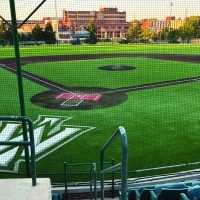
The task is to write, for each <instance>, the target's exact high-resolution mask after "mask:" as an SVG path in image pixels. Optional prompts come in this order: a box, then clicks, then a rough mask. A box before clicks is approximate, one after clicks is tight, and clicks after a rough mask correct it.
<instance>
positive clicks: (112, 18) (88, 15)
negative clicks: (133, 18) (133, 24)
mask: <svg viewBox="0 0 200 200" xmlns="http://www.w3.org/2000/svg"><path fill="white" fill-rule="evenodd" d="M90 21H93V22H94V23H95V26H96V28H97V36H98V39H102V40H104V39H111V40H120V39H122V38H125V37H126V33H127V31H128V28H129V27H130V24H129V23H128V22H127V21H126V12H125V11H124V12H119V11H118V9H117V8H100V10H99V11H66V10H64V11H63V23H64V24H65V25H66V27H67V29H68V30H71V31H72V32H74V31H77V30H83V29H85V28H86V26H87V24H88V22H90Z"/></svg>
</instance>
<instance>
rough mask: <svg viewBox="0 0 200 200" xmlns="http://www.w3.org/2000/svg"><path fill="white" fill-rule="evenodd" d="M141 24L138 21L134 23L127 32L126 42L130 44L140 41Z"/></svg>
mask: <svg viewBox="0 0 200 200" xmlns="http://www.w3.org/2000/svg"><path fill="white" fill-rule="evenodd" d="M140 34H141V24H140V22H139V21H136V20H135V21H134V22H133V23H132V24H131V26H130V28H129V29H128V32H127V36H126V37H127V40H128V41H129V42H131V43H138V42H139V41H140Z"/></svg>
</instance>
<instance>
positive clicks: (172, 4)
mask: <svg viewBox="0 0 200 200" xmlns="http://www.w3.org/2000/svg"><path fill="white" fill-rule="evenodd" d="M173 6H174V2H173V1H171V2H170V7H171V11H170V19H171V17H172V10H173Z"/></svg>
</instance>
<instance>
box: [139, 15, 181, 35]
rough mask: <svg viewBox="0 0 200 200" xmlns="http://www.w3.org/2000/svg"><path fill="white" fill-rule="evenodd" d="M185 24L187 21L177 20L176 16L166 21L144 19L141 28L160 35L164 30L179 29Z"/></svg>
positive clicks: (167, 18) (169, 17)
mask: <svg viewBox="0 0 200 200" xmlns="http://www.w3.org/2000/svg"><path fill="white" fill-rule="evenodd" d="M184 23H185V19H176V18H175V17H174V16H173V17H171V16H168V17H166V19H165V20H157V19H143V20H141V27H142V28H146V29H151V30H153V31H154V32H156V33H158V32H159V31H161V30H163V29H179V28H180V27H181V26H183V25H184Z"/></svg>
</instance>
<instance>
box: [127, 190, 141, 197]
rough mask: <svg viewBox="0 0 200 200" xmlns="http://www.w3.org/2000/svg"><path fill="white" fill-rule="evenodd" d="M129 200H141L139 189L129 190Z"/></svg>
mask: <svg viewBox="0 0 200 200" xmlns="http://www.w3.org/2000/svg"><path fill="white" fill-rule="evenodd" d="M128 200H140V193H139V192H138V190H137V189H133V188H132V189H129V190H128Z"/></svg>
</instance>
